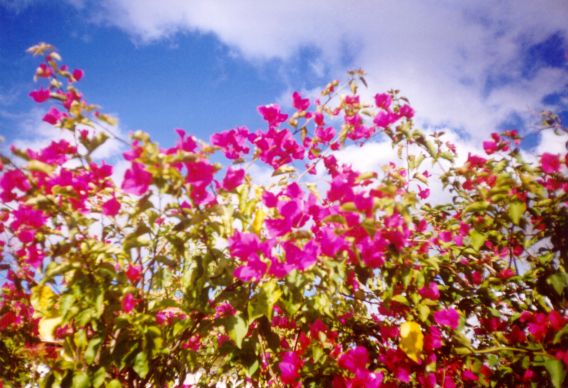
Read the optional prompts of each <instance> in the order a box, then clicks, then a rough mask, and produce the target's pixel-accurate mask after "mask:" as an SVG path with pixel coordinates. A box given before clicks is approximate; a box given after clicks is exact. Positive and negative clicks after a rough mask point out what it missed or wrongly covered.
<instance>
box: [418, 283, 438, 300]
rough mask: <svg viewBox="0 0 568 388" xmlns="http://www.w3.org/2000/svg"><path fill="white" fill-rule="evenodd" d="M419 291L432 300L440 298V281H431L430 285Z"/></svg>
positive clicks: (421, 294)
mask: <svg viewBox="0 0 568 388" xmlns="http://www.w3.org/2000/svg"><path fill="white" fill-rule="evenodd" d="M418 293H419V294H420V296H422V297H423V298H427V299H432V300H438V299H440V290H439V289H438V283H436V282H430V284H428V286H424V287H422V288H421V289H420V290H418Z"/></svg>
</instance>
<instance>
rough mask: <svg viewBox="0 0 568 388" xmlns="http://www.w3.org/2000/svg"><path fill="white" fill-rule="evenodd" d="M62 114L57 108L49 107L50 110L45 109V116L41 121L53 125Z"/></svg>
mask: <svg viewBox="0 0 568 388" xmlns="http://www.w3.org/2000/svg"><path fill="white" fill-rule="evenodd" d="M62 116H63V115H62V114H61V112H59V111H58V110H57V108H51V109H50V110H48V111H47V113H46V114H45V116H43V121H45V122H47V123H49V124H51V125H55V124H57V122H58V121H59V120H60V119H61V117H62Z"/></svg>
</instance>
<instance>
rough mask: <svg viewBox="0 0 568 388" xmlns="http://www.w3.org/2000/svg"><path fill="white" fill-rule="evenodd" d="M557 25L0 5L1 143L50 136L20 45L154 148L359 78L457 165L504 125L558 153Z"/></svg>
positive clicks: (565, 73) (498, 7)
mask: <svg viewBox="0 0 568 388" xmlns="http://www.w3.org/2000/svg"><path fill="white" fill-rule="evenodd" d="M567 20H568V3H567V2H566V0H543V1H529V0H511V1H499V2H489V1H487V2H486V1H467V0H466V1H450V0H436V1H434V0H421V1H405V0H401V1H396V2H395V1H365V0H359V1H347V0H343V1H335V0H325V1H295V0H289V1H253V0H250V1H248V0H241V1H210V0H209V1H207V0H205V1H186V0H161V1H153V0H136V1H129V0H100V1H94V0H93V1H90V0H61V1H57V2H55V1H48V0H20V1H14V0H0V134H1V135H3V136H4V137H6V138H7V139H8V141H17V142H19V143H20V144H25V143H31V142H36V143H37V142H41V141H43V140H45V138H46V137H51V136H53V129H52V128H50V127H49V126H46V125H43V124H41V117H42V115H43V111H42V109H43V107H38V106H36V105H34V103H33V102H32V101H31V100H30V99H29V98H28V97H27V93H28V91H29V90H31V89H32V88H33V83H32V75H33V72H34V69H35V67H36V66H37V60H36V59H34V58H31V57H30V56H28V55H27V54H25V50H26V48H28V47H29V46H31V45H33V44H35V43H37V42H39V41H46V42H49V43H52V44H54V45H55V46H56V47H57V48H58V49H59V51H60V53H61V54H62V56H63V58H64V61H65V62H66V63H68V64H70V65H71V66H73V67H81V68H83V69H84V70H85V73H86V76H85V78H84V81H82V82H81V84H80V87H81V88H82V90H83V92H84V94H85V96H86V98H87V99H88V100H89V101H91V102H95V103H98V104H100V105H102V106H103V109H104V110H105V111H106V112H109V113H114V114H115V115H117V116H118V117H119V118H120V123H121V124H120V128H119V129H118V130H119V131H120V132H121V133H122V134H124V135H126V134H127V133H128V132H129V131H133V130H136V129H143V130H146V131H148V132H150V133H151V134H152V135H153V136H154V137H155V138H156V139H157V140H158V141H159V142H160V143H161V144H163V145H169V144H171V143H173V142H174V141H175V136H174V132H173V128H177V127H182V128H185V129H186V130H188V131H189V132H191V133H192V134H194V135H196V136H198V137H201V138H204V139H207V138H209V136H210V135H211V133H213V132H214V131H219V130H225V129H229V128H232V127H235V126H238V125H247V126H249V128H250V129H251V130H255V129H257V128H260V127H261V126H262V125H263V124H262V122H261V121H260V118H259V117H258V115H257V113H256V107H257V106H258V105H261V104H267V103H271V102H278V103H280V104H281V105H286V104H289V103H290V100H289V96H290V95H291V93H292V92H293V91H295V90H298V91H301V92H303V93H308V94H309V93H313V92H314V91H315V90H318V89H319V88H320V87H322V86H323V85H325V84H326V83H327V82H328V81H330V80H332V79H335V78H340V79H341V78H345V77H344V76H345V72H346V70H349V69H353V68H363V69H365V70H366V71H367V73H368V77H367V80H368V81H369V90H370V93H371V92H372V93H374V92H378V91H384V90H387V89H391V88H397V89H400V90H401V92H402V94H403V95H406V96H408V97H409V98H410V100H411V103H412V105H413V106H414V107H415V109H416V113H417V117H416V119H417V120H416V121H417V123H418V124H419V125H420V126H421V127H423V128H426V129H430V130H433V129H445V130H447V131H448V132H450V136H453V139H454V140H455V141H456V142H457V143H458V145H459V146H461V148H462V151H461V155H462V156H465V155H467V151H471V150H475V149H478V148H479V146H480V144H481V141H482V140H483V139H485V138H486V137H487V136H488V135H489V134H490V133H491V132H494V131H497V130H504V129H519V130H520V131H521V133H524V134H525V135H526V136H527V140H526V141H525V142H524V143H523V146H524V148H525V149H526V150H527V151H530V152H533V153H538V152H542V151H548V152H561V151H563V150H564V144H563V141H559V140H558V139H557V138H555V137H554V136H549V135H546V136H541V135H540V134H539V133H538V130H537V125H536V124H537V123H538V117H539V112H540V111H541V110H543V109H549V110H553V111H555V112H557V113H559V114H560V115H561V117H562V118H563V119H564V123H565V125H566V122H568V44H567V42H568V23H566V21H567ZM383 148H384V147H383ZM383 148H381V145H371V146H369V147H368V148H366V149H365V150H364V151H365V152H361V150H360V149H358V150H357V151H356V152H355V150H351V151H349V150H347V152H346V155H351V156H347V158H348V159H349V158H350V159H349V160H350V161H352V162H354V163H356V164H357V163H358V164H359V166H358V167H360V168H370V167H372V166H373V165H376V164H377V163H379V162H382V161H385V160H386V159H388V158H390V157H391V156H392V154H389V153H385V152H381V151H382V150H383ZM106 153H107V154H108V155H113V154H118V151H117V148H116V145H115V148H109V150H107V152H106Z"/></svg>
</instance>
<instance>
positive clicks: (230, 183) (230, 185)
mask: <svg viewBox="0 0 568 388" xmlns="http://www.w3.org/2000/svg"><path fill="white" fill-rule="evenodd" d="M244 177H245V170H243V169H242V168H239V169H234V168H232V167H229V168H228V169H227V174H226V175H225V178H223V182H222V183H221V187H222V188H223V190H226V191H232V190H234V189H236V188H237V187H239V186H240V185H241V184H242V183H243V180H244Z"/></svg>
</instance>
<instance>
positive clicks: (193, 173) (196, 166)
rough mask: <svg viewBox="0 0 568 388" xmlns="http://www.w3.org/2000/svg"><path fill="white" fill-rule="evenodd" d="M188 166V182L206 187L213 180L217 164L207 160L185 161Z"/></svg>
mask: <svg viewBox="0 0 568 388" xmlns="http://www.w3.org/2000/svg"><path fill="white" fill-rule="evenodd" d="M185 167H186V168H187V176H186V178H185V180H186V182H188V183H193V184H197V185H198V186H201V187H204V186H207V185H209V184H210V183H211V182H212V181H213V175H215V166H213V165H212V164H211V163H209V162H207V161H205V160H198V161H195V162H187V163H185Z"/></svg>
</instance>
